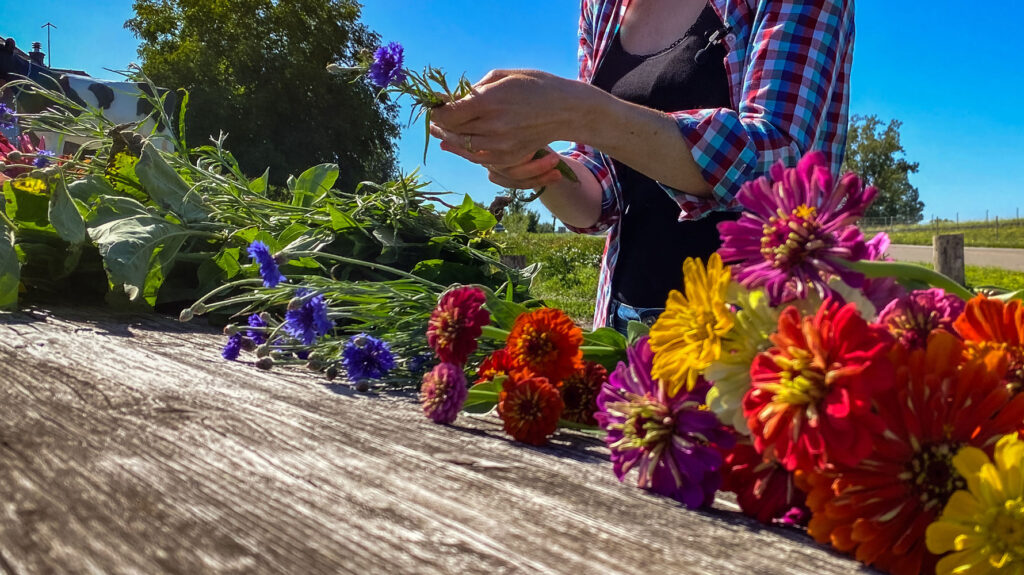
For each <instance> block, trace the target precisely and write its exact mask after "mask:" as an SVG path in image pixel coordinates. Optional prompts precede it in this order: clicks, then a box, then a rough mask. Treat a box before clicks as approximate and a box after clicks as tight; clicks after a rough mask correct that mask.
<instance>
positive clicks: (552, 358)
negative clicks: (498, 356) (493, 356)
mask: <svg viewBox="0 0 1024 575" xmlns="http://www.w3.org/2000/svg"><path fill="white" fill-rule="evenodd" d="M582 343H583V331H582V330H580V328H579V327H578V326H576V324H574V323H573V322H572V319H570V318H569V316H567V315H566V314H565V312H564V311H562V310H560V309H554V308H541V309H538V310H534V311H530V312H526V313H523V314H520V315H519V317H517V318H516V322H515V324H514V325H513V326H512V333H510V334H509V336H508V346H507V349H508V352H509V354H510V355H511V356H512V360H513V361H514V362H515V364H516V366H518V367H520V368H525V369H529V370H530V371H531V372H533V373H535V374H537V375H539V376H541V377H546V378H547V379H548V381H551V382H555V383H557V382H560V381H562V380H563V379H565V378H567V377H569V376H570V375H572V374H573V372H574V371H576V369H577V368H579V366H580V364H581V362H582V361H583V352H582V351H580V345H581V344H582Z"/></svg>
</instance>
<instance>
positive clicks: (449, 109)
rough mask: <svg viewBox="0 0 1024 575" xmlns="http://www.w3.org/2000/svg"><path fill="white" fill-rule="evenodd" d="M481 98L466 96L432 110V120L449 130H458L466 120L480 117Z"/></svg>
mask: <svg viewBox="0 0 1024 575" xmlns="http://www.w3.org/2000/svg"><path fill="white" fill-rule="evenodd" d="M478 100H479V98H478V97H476V96H472V95H470V96H466V97H465V98H462V99H460V100H456V101H454V102H448V103H447V104H445V105H443V106H439V107H437V108H433V109H431V110H430V121H431V122H434V123H436V124H438V125H440V126H442V127H444V128H446V129H448V130H452V131H458V130H461V127H462V126H463V124H465V123H466V122H469V121H472V120H475V119H477V118H478V117H480V111H479V108H480V104H479V102H478Z"/></svg>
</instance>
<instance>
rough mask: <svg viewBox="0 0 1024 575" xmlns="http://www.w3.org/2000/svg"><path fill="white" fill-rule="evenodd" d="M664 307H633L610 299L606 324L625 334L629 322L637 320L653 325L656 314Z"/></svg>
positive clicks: (663, 309) (656, 317) (659, 313)
mask: <svg viewBox="0 0 1024 575" xmlns="http://www.w3.org/2000/svg"><path fill="white" fill-rule="evenodd" d="M663 311H665V308H661V307H633V306H631V305H626V304H624V303H622V302H620V301H618V300H616V299H612V301H611V305H610V306H609V307H608V326H609V327H612V328H614V329H615V331H617V332H619V333H622V334H625V333H626V329H627V327H628V326H629V322H631V321H638V322H640V323H643V324H645V325H647V326H651V325H654V322H656V321H657V320H658V316H659V315H661V312H663Z"/></svg>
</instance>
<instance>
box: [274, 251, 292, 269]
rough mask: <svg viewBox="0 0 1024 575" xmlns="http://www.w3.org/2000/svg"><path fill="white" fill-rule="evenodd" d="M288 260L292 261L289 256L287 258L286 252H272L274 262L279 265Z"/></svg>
mask: <svg viewBox="0 0 1024 575" xmlns="http://www.w3.org/2000/svg"><path fill="white" fill-rule="evenodd" d="M290 261H292V260H291V258H289V257H288V254H286V253H284V252H278V253H276V254H274V263H275V264H277V265H279V266H283V265H285V264H287V263H288V262H290Z"/></svg>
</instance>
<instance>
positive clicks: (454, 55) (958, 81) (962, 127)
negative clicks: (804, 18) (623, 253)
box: [0, 0, 1024, 220]
mask: <svg viewBox="0 0 1024 575" xmlns="http://www.w3.org/2000/svg"><path fill="white" fill-rule="evenodd" d="M578 10H579V3H578V1H577V0H525V1H519V2H487V1H480V0H473V1H469V0H367V1H366V2H365V6H364V11H363V20H364V22H366V23H367V24H368V25H369V26H370V27H371V28H372V29H374V30H376V31H377V32H379V33H380V34H381V35H382V36H383V38H384V40H385V41H392V40H394V41H399V42H402V43H403V44H405V46H406V54H407V62H408V64H409V65H410V66H412V67H414V68H420V67H422V66H424V65H426V64H428V63H430V64H434V65H436V66H442V67H444V68H445V69H446V70H448V71H449V72H450V73H451V74H452V75H458V74H459V73H460V72H463V71H464V72H465V73H466V75H467V76H468V77H469V78H470V79H471V80H474V81H475V80H477V79H479V78H480V77H481V76H483V75H484V74H485V73H486V72H487V71H488V70H490V69H492V68H517V67H521V68H539V69H543V70H547V71H549V72H552V73H555V74H560V75H565V76H574V75H575V73H576V70H575V58H576V56H575V54H576V25H577V19H578ZM0 16H2V17H0V34H2V35H4V36H13V37H15V38H16V39H17V40H18V41H19V43H20V45H21V46H22V47H24V48H27V47H28V45H29V43H30V42H31V41H33V40H41V41H43V42H45V39H46V35H45V31H44V30H42V29H40V26H41V25H42V24H44V23H45V22H46V21H47V20H49V21H51V22H53V23H54V24H55V25H57V26H58V30H55V31H54V32H53V54H52V56H53V64H54V65H55V66H59V67H67V68H80V69H84V70H86V71H88V72H89V73H91V74H93V75H95V76H102V75H103V72H102V70H103V68H113V69H122V68H124V67H125V66H126V65H127V64H128V63H129V62H131V61H133V60H134V59H135V57H136V53H135V48H136V45H137V43H136V41H135V40H134V38H132V37H131V35H130V34H129V33H128V32H127V31H125V30H124V29H123V27H122V26H123V23H124V21H125V20H126V19H127V18H129V17H130V16H131V2H130V0H75V1H56V0H35V1H33V2H25V1H24V0H0ZM1014 22H1017V23H1019V22H1024V1H1021V0H1011V1H1010V2H1002V3H1000V7H999V8H998V10H992V9H988V10H985V9H979V7H977V6H975V5H971V4H970V3H965V2H953V1H952V0H934V1H932V2H891V1H886V0H860V1H859V2H858V3H857V44H856V52H855V57H854V71H853V95H852V102H851V110H852V112H853V113H857V114H878V115H879V116H880V117H881V118H882V119H883V120H888V119H890V118H898V119H900V120H902V121H903V123H904V124H903V145H904V147H905V148H906V151H907V157H908V158H909V159H910V160H913V161H917V162H920V164H921V171H920V173H919V174H917V175H916V176H913V177H912V180H911V181H912V182H913V184H914V185H916V186H917V187H918V188H919V189H920V191H921V197H922V199H923V200H924V202H925V204H926V208H925V217H926V218H930V217H932V215H933V214H934V215H935V216H938V217H946V218H953V217H955V215H956V214H957V213H958V212H959V216H960V219H961V220H964V219H981V218H984V217H985V211H986V210H988V211H989V214H990V216H995V215H1000V216H1002V217H1008V216H1013V215H1014V214H1015V211H1016V209H1017V208H1018V207H1020V208H1024V177H1022V174H1021V172H1022V171H1024V169H1022V168H1024V114H1021V113H1020V112H1019V106H1020V98H1021V96H1020V95H1021V94H1024V63H1022V60H1021V59H1020V57H1019V53H1020V42H1021V40H1020V39H1019V38H1018V37H1017V36H1016V34H1015V33H1014V31H1013V29H1012V28H1011V27H1010V26H1009V24H1010V23H1014ZM405 117H406V116H404V115H403V118H402V119H403V121H404V120H405ZM422 150H423V132H422V126H413V127H412V128H410V129H408V130H406V131H405V133H404V135H403V137H402V139H401V141H400V161H401V164H402V167H403V168H404V169H405V170H412V169H414V168H416V167H418V166H420V164H421V160H422ZM423 173H424V174H425V175H426V176H427V177H429V178H430V179H432V180H434V182H435V185H434V187H435V188H439V189H440V188H445V189H451V190H454V191H457V192H460V193H461V192H468V193H470V194H472V195H473V197H474V198H476V199H478V200H481V201H488V200H489V199H490V198H491V197H492V196H493V195H494V193H495V192H496V191H497V188H496V187H495V186H493V185H491V184H490V183H489V182H488V181H487V178H486V173H485V172H484V171H483V170H482V169H481V168H478V167H476V166H473V165H471V164H468V163H466V162H464V161H462V160H461V159H459V158H455V157H452V156H449V155H448V154H445V153H444V152H442V151H441V150H440V149H438V148H437V147H436V145H435V146H432V147H431V151H430V153H429V155H428V158H427V165H426V166H424V167H423Z"/></svg>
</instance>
